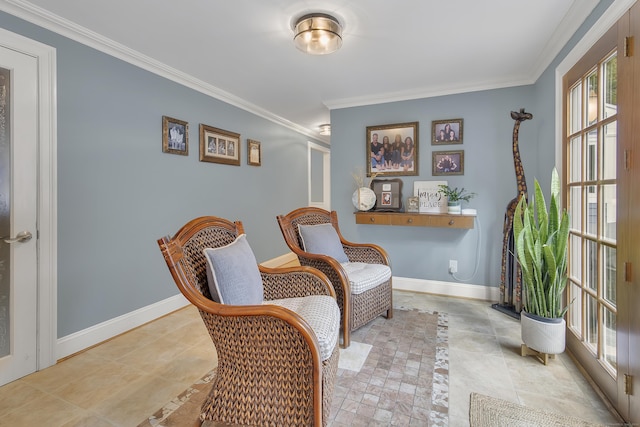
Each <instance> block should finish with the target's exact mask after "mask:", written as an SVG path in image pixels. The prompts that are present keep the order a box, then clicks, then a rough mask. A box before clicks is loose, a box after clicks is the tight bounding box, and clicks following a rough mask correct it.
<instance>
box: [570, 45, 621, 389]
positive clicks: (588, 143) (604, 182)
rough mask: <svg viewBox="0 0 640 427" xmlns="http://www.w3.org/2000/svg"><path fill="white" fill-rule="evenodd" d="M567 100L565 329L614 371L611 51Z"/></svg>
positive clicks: (613, 72) (614, 79) (614, 73)
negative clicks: (567, 247)
mask: <svg viewBox="0 0 640 427" xmlns="http://www.w3.org/2000/svg"><path fill="white" fill-rule="evenodd" d="M567 103H568V104H567V105H568V114H567V116H568V120H569V123H568V126H567V129H568V135H567V136H566V137H567V139H566V141H567V145H566V147H565V150H566V159H567V173H566V192H565V195H566V206H567V207H568V210H569V212H570V214H571V230H570V237H569V254H570V255H569V269H568V271H569V284H568V286H567V289H568V300H569V301H570V302H571V305H570V308H569V314H568V316H567V320H568V326H569V333H571V334H573V335H574V336H575V337H576V339H577V340H578V341H579V342H581V343H582V345H583V347H584V348H585V349H586V350H587V351H588V352H589V353H590V354H591V355H592V357H593V358H595V359H596V360H598V361H599V364H600V366H602V367H603V369H604V370H605V372H606V373H607V374H608V375H609V376H610V377H611V378H616V376H617V357H616V317H617V305H616V249H617V247H616V231H617V228H616V190H617V182H616V147H617V145H616V144H617V142H616V141H617V140H616V130H617V113H618V111H617V110H618V109H617V53H616V51H613V52H610V53H609V54H608V55H607V56H606V57H604V58H603V59H602V60H601V61H599V63H598V64H597V65H595V66H594V67H593V68H592V69H590V70H589V71H588V72H587V73H585V74H584V75H583V76H582V78H580V79H579V80H577V81H575V82H573V84H571V86H570V89H569V91H568V93H567Z"/></svg>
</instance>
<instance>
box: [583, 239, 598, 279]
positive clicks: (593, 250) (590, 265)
mask: <svg viewBox="0 0 640 427" xmlns="http://www.w3.org/2000/svg"><path fill="white" fill-rule="evenodd" d="M585 243H586V245H585V254H584V255H585V257H584V262H585V263H586V265H585V278H584V283H583V286H585V287H587V288H589V289H591V290H594V291H595V290H596V289H597V285H598V269H597V265H598V247H597V245H596V242H594V241H593V240H586V241H585Z"/></svg>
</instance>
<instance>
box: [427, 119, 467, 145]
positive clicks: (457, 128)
mask: <svg viewBox="0 0 640 427" xmlns="http://www.w3.org/2000/svg"><path fill="white" fill-rule="evenodd" d="M462 124H463V119H449V120H434V121H432V122H431V145H449V144H462V136H463V132H462V130H463V129H462Z"/></svg>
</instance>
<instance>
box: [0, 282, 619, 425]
mask: <svg viewBox="0 0 640 427" xmlns="http://www.w3.org/2000/svg"><path fill="white" fill-rule="evenodd" d="M394 305H395V306H397V307H400V306H402V307H407V308H419V309H426V310H432V311H439V312H445V313H448V314H449V360H450V366H449V425H450V426H468V425H469V422H468V410H469V394H470V393H471V392H472V391H475V392H479V393H483V394H487V395H490V396H494V397H498V398H502V399H505V400H510V401H513V402H518V403H520V404H523V405H526V406H531V407H536V408H544V409H548V410H554V411H557V412H561V413H564V414H567V415H573V416H578V417H581V418H583V419H587V420H589V421H596V422H600V423H603V424H612V425H613V424H619V421H618V419H617V418H616V417H615V416H614V415H612V414H611V413H609V412H608V410H607V408H606V406H605V405H604V404H603V403H602V402H601V401H600V399H599V397H598V395H597V394H596V392H595V391H594V390H593V389H592V388H591V386H590V385H589V383H588V382H587V381H586V380H585V378H584V377H583V376H582V374H581V373H580V371H579V370H578V368H577V367H576V366H575V365H574V363H573V362H572V359H571V358H570V357H569V356H568V355H567V354H562V355H560V356H559V357H557V358H556V359H555V360H551V361H550V363H549V365H548V366H544V365H542V364H541V363H539V362H538V361H536V360H535V359H534V358H533V357H521V356H520V353H519V349H520V337H519V334H520V326H519V324H518V322H517V321H516V320H514V319H512V318H510V317H509V316H507V315H505V314H503V313H500V312H497V311H495V310H493V309H492V308H491V306H490V303H489V302H485V301H472V300H465V299H458V298H449V297H441V296H434V295H428V294H415V293H410V292H401V291H394ZM185 343H190V344H189V345H185ZM215 364H216V361H215V358H214V353H213V352H212V347H211V343H210V341H209V337H208V335H207V333H206V330H205V328H204V325H203V324H202V321H201V320H200V317H199V315H198V313H197V311H196V310H195V309H194V308H193V307H186V308H184V309H182V310H178V311H176V312H175V313H172V314H171V315H169V316H165V317H163V318H161V319H158V320H156V321H154V322H151V323H149V324H147V325H144V326H142V327H140V328H137V329H135V330H133V331H131V332H128V333H126V334H124V335H121V336H119V337H116V338H114V339H112V340H110V341H108V342H106V343H103V344H101V345H99V346H97V347H94V348H92V349H90V350H87V351H85V352H83V353H80V354H79V355H76V356H74V357H72V358H69V359H67V360H65V361H63V362H60V363H58V364H57V365H55V366H52V367H51V368H48V369H45V370H43V371H40V372H37V373H35V374H32V375H29V376H27V377H25V378H22V379H20V380H17V381H14V382H12V383H10V384H7V385H5V386H3V387H0V426H11V427H22V426H47V427H57V426H64V427H72V426H73V427H80V426H87V427H102V426H105V427H108V426H110V427H113V426H123V427H129V426H136V425H138V424H139V423H140V422H142V421H143V420H144V419H146V417H148V416H149V415H151V414H152V413H154V412H155V411H156V410H157V409H158V408H160V407H162V406H163V405H164V404H165V403H167V402H168V401H169V400H171V398H172V397H174V396H175V395H177V394H179V393H180V392H182V391H183V390H184V389H185V388H186V387H187V386H189V385H191V384H192V383H193V382H194V381H196V380H197V379H198V378H200V377H202V376H203V375H204V374H205V373H207V372H208V371H209V370H210V369H212V368H213V367H214V366H215Z"/></svg>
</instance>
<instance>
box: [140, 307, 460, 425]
mask: <svg viewBox="0 0 640 427" xmlns="http://www.w3.org/2000/svg"><path fill="white" fill-rule="evenodd" d="M351 341H352V342H354V341H355V342H357V343H363V344H370V345H372V348H371V349H370V350H369V354H368V356H367V358H366V360H365V362H364V364H363V365H362V367H361V368H360V371H355V370H352V369H342V368H339V369H338V378H337V379H336V384H335V392H334V395H333V404H332V407H331V415H330V417H329V426H331V427H342V426H367V427H369V426H421V427H422V426H448V425H449V339H448V316H447V314H446V313H435V312H431V311H420V310H415V309H413V310H409V309H404V308H403V307H399V308H395V309H394V312H393V319H386V318H384V317H378V318H377V319H375V320H374V321H372V322H370V323H369V324H367V325H365V326H363V327H362V328H360V329H358V330H357V331H355V332H353V333H352V334H351ZM214 372H215V370H214V371H213V372H212V373H210V374H208V375H207V376H205V377H204V378H202V379H201V380H200V381H198V382H196V383H195V384H194V385H192V386H191V387H190V388H188V389H187V390H185V392H183V393H182V394H180V395H179V396H177V397H176V398H175V399H173V400H172V401H171V402H169V403H168V404H167V405H165V407H163V408H162V409H160V410H159V411H157V412H156V413H155V414H153V415H152V416H150V417H149V419H147V420H145V421H144V422H143V423H141V424H140V425H139V427H161V426H166V427H169V426H185V427H197V426H199V425H200V423H199V422H198V415H199V406H200V404H201V403H202V401H203V400H204V397H205V395H206V393H207V392H208V391H209V386H208V385H209V381H210V380H211V378H212V377H213V374H214ZM214 425H215V424H214Z"/></svg>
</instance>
